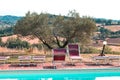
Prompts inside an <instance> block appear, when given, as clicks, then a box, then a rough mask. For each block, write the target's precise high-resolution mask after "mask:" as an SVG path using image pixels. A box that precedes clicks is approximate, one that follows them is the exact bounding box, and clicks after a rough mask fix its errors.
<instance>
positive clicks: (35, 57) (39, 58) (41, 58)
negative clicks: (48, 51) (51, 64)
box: [32, 55, 45, 60]
mask: <svg viewBox="0 0 120 80" xmlns="http://www.w3.org/2000/svg"><path fill="white" fill-rule="evenodd" d="M32 59H33V60H45V56H40V55H38V56H37V55H36V56H32Z"/></svg>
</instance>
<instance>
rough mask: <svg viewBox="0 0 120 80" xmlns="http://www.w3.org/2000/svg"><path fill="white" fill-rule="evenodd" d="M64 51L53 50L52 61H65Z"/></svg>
mask: <svg viewBox="0 0 120 80" xmlns="http://www.w3.org/2000/svg"><path fill="white" fill-rule="evenodd" d="M65 55H66V49H63V48H62V49H61V48H60V49H53V60H54V61H65Z"/></svg>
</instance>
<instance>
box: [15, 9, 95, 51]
mask: <svg viewBox="0 0 120 80" xmlns="http://www.w3.org/2000/svg"><path fill="white" fill-rule="evenodd" d="M96 29H97V28H96V25H95V22H94V20H93V19H92V18H90V17H80V16H79V14H78V13H77V12H76V11H70V12H69V13H68V16H67V17H66V16H62V15H51V14H48V13H41V14H37V13H30V12H28V13H27V14H26V16H25V17H23V18H22V19H20V20H19V21H18V22H17V23H16V25H15V28H14V33H15V34H19V35H22V36H28V35H29V36H30V37H31V38H36V37H37V38H38V39H39V40H40V41H41V42H42V43H43V44H44V45H46V46H47V47H48V48H49V49H53V48H57V47H59V48H63V47H65V46H66V45H67V44H68V43H70V42H73V41H75V42H80V43H81V44H85V43H88V42H89V41H90V39H91V37H92V36H93V33H94V32H95V30H96Z"/></svg>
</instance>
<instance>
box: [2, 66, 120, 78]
mask: <svg viewBox="0 0 120 80" xmlns="http://www.w3.org/2000/svg"><path fill="white" fill-rule="evenodd" d="M113 79H115V80H120V68H112V69H74V70H73V69H67V70H1V71H0V80H113Z"/></svg>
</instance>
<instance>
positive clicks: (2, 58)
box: [0, 56, 10, 60]
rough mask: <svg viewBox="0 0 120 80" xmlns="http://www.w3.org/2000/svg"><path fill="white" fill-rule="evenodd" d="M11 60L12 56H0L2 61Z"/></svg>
mask: <svg viewBox="0 0 120 80" xmlns="http://www.w3.org/2000/svg"><path fill="white" fill-rule="evenodd" d="M9 58H10V56H0V60H7V59H9Z"/></svg>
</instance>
